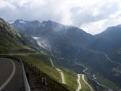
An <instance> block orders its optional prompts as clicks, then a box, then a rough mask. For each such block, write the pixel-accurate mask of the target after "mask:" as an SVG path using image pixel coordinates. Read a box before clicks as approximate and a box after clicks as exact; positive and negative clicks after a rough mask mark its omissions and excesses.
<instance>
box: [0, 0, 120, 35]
mask: <svg viewBox="0 0 121 91" xmlns="http://www.w3.org/2000/svg"><path fill="white" fill-rule="evenodd" d="M0 17H2V18H4V19H6V20H8V21H11V20H16V19H26V20H39V21H43V20H54V21H57V22H60V23H62V24H66V25H74V26H78V27H80V28H83V29H85V31H87V32H88V33H92V34H96V33H100V32H102V31H103V30H104V29H106V28H107V27H108V26H112V25H117V24H121V1H120V0H0Z"/></svg>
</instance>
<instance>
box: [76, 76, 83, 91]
mask: <svg viewBox="0 0 121 91" xmlns="http://www.w3.org/2000/svg"><path fill="white" fill-rule="evenodd" d="M80 77H81V74H77V83H78V87H77V89H76V91H80V90H81V89H82V86H81V83H80V79H81V78H80Z"/></svg>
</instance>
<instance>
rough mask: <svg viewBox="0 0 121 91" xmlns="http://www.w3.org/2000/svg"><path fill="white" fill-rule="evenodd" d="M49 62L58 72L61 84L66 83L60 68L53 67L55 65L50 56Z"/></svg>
mask: <svg viewBox="0 0 121 91" xmlns="http://www.w3.org/2000/svg"><path fill="white" fill-rule="evenodd" d="M50 63H51V66H52V67H54V68H55V69H56V70H57V71H58V72H59V73H60V76H61V81H62V84H66V81H65V76H64V73H63V71H62V70H61V69H60V68H57V67H55V65H54V63H53V61H52V59H51V58H50Z"/></svg>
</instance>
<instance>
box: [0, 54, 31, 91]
mask: <svg viewBox="0 0 121 91" xmlns="http://www.w3.org/2000/svg"><path fill="white" fill-rule="evenodd" d="M0 58H8V59H12V60H16V61H19V62H20V63H21V66H22V71H23V80H24V86H25V91H31V89H30V85H29V82H28V79H27V76H26V72H25V68H24V64H23V62H22V59H21V58H20V57H19V56H10V55H0Z"/></svg>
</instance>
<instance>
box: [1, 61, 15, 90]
mask: <svg viewBox="0 0 121 91" xmlns="http://www.w3.org/2000/svg"><path fill="white" fill-rule="evenodd" d="M10 63H11V64H12V65H13V71H12V73H11V74H10V76H9V77H8V79H7V80H6V81H5V82H4V83H3V84H2V85H1V86H0V91H2V89H4V88H5V86H6V85H7V84H8V83H9V82H10V81H11V79H12V78H13V76H14V74H15V71H16V67H15V63H14V62H13V61H12V60H10Z"/></svg>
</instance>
